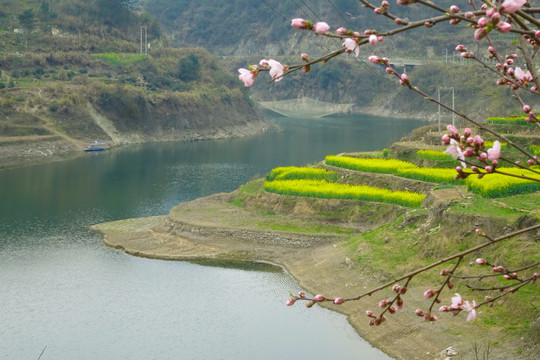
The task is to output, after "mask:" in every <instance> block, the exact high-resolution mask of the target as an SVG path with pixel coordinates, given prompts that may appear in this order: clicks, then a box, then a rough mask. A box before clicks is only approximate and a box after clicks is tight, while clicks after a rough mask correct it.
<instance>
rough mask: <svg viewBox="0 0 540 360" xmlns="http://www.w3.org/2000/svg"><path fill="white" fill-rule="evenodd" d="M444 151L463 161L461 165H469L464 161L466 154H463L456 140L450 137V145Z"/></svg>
mask: <svg viewBox="0 0 540 360" xmlns="http://www.w3.org/2000/svg"><path fill="white" fill-rule="evenodd" d="M444 152H445V153H447V154H448V155H450V156H452V157H453V158H454V159H459V160H460V161H461V165H462V166H463V167H467V164H465V163H464V161H465V156H464V155H463V151H462V150H461V147H460V146H459V143H458V142H457V141H456V140H454V139H450V145H449V146H448V147H447V148H446V150H445V151H444Z"/></svg>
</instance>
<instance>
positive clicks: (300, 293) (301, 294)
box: [298, 291, 306, 298]
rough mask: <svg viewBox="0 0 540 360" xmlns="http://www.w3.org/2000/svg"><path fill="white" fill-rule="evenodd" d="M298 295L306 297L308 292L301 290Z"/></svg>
mask: <svg viewBox="0 0 540 360" xmlns="http://www.w3.org/2000/svg"><path fill="white" fill-rule="evenodd" d="M298 296H300V297H301V298H304V297H305V296H306V293H305V292H303V291H300V292H299V293H298Z"/></svg>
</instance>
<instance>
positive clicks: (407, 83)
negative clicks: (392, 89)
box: [399, 74, 411, 86]
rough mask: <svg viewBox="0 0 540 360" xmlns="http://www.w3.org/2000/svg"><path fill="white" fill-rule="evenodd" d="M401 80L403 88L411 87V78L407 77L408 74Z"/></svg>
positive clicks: (402, 76) (402, 75)
mask: <svg viewBox="0 0 540 360" xmlns="http://www.w3.org/2000/svg"><path fill="white" fill-rule="evenodd" d="M400 78H401V80H399V83H400V84H401V85H403V86H409V85H410V83H411V82H410V80H409V77H408V76H407V75H406V74H401V77H400Z"/></svg>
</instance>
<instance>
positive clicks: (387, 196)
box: [264, 180, 426, 207]
mask: <svg viewBox="0 0 540 360" xmlns="http://www.w3.org/2000/svg"><path fill="white" fill-rule="evenodd" d="M264 189H265V190H266V191H269V192H273V193H278V194H282V195H293V196H305V197H314V198H323V199H350V200H365V201H376V202H386V203H391V204H397V205H402V206H409V207H419V206H420V204H421V203H422V201H423V200H424V198H425V196H426V195H425V194H418V193H413V192H408V191H390V190H387V189H380V188H376V187H372V186H364V185H349V184H338V183H330V182H327V181H325V180H282V181H266V182H265V183H264Z"/></svg>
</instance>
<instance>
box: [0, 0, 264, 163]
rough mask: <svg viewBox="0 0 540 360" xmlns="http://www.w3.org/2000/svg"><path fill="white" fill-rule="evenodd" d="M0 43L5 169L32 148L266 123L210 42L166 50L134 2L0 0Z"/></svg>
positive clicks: (223, 131) (49, 152)
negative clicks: (211, 50)
mask: <svg viewBox="0 0 540 360" xmlns="http://www.w3.org/2000/svg"><path fill="white" fill-rule="evenodd" d="M143 30H146V34H147V38H145V37H143V40H144V41H142V42H141V41H140V40H141V34H143V35H144V32H143ZM147 43H148V46H147ZM0 46H1V47H2V48H3V49H4V51H3V52H2V54H0V118H1V120H0V144H1V146H2V149H3V153H4V159H3V160H2V163H1V164H0V165H1V166H2V167H3V166H13V165H15V164H17V165H19V164H21V163H22V164H24V163H26V161H34V160H35V159H36V158H35V156H34V157H32V156H30V158H29V159H27V160H24V159H23V161H21V155H20V154H22V153H28V151H26V152H25V151H23V150H24V149H27V148H31V149H33V150H34V151H33V152H35V153H44V154H45V156H44V157H47V156H48V157H49V158H51V157H52V158H55V157H58V156H63V155H68V154H71V153H73V152H74V151H80V150H81V148H83V147H84V146H85V145H86V144H87V143H88V142H90V141H93V140H96V139H98V140H100V141H106V142H108V143H109V144H111V145H119V144H124V143H132V142H146V141H155V140H176V139H203V138H214V137H226V136H239V135H242V134H250V133H254V132H257V131H260V130H261V129H263V128H264V127H266V126H267V124H265V123H263V122H262V121H261V120H260V117H259V114H258V113H257V111H256V110H255V109H254V107H253V106H252V103H251V101H250V100H249V98H248V96H247V92H246V90H245V89H244V88H243V86H242V84H241V83H240V84H239V83H238V80H237V78H236V76H234V75H233V74H230V73H228V72H227V71H224V70H223V69H222V67H221V66H220V64H219V61H218V60H217V59H216V58H215V57H214V56H213V55H211V54H210V53H209V52H207V51H206V50H205V49H202V48H195V47H194V48H182V49H173V48H171V47H169V46H168V41H167V39H166V38H165V37H164V36H163V35H162V30H161V28H160V25H159V23H158V22H157V21H156V20H154V19H153V18H152V16H150V15H149V14H148V13H146V12H144V11H142V10H141V9H140V8H136V2H135V1H128V0H113V1H110V0H107V1H104V0H95V1H90V2H83V1H80V0H76V1H62V0H58V1H53V0H51V1H40V0H28V1H19V0H3V1H2V8H1V10H0ZM36 149H39V151H37V150H36ZM30 152H32V151H30ZM35 155H36V154H35ZM32 159H33V160H32Z"/></svg>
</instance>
